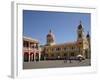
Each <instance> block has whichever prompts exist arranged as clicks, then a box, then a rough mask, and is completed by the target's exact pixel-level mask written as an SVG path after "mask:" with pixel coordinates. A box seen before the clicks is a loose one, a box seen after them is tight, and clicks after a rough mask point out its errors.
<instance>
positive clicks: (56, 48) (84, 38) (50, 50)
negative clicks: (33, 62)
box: [41, 21, 91, 59]
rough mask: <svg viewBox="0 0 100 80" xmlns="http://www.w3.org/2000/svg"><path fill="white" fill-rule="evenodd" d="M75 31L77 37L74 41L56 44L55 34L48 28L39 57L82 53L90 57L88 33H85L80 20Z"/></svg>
mask: <svg viewBox="0 0 100 80" xmlns="http://www.w3.org/2000/svg"><path fill="white" fill-rule="evenodd" d="M76 32H77V39H76V40H75V41H74V42H70V43H67V42H66V43H63V44H56V43H55V36H54V34H53V33H52V31H51V30H50V31H49V33H48V34H47V36H46V40H47V43H46V45H45V46H44V47H43V49H42V55H41V57H42V58H45V59H64V58H65V57H67V58H70V57H76V56H77V55H82V56H83V57H84V58H88V59H90V58H91V51H90V35H89V33H88V34H87V35H85V33H84V28H83V26H82V23H81V21H80V24H79V25H78V27H77V31H76ZM65 35H66V34H65Z"/></svg>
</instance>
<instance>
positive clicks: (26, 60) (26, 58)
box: [24, 52, 29, 62]
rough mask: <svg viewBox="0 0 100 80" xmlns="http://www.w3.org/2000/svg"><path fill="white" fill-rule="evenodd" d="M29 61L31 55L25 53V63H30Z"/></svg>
mask: <svg viewBox="0 0 100 80" xmlns="http://www.w3.org/2000/svg"><path fill="white" fill-rule="evenodd" d="M28 61H29V54H28V52H24V62H28Z"/></svg>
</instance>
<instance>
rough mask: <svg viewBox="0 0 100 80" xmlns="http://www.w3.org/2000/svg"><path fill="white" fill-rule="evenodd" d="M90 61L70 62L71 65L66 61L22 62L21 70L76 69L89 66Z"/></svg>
mask: <svg viewBox="0 0 100 80" xmlns="http://www.w3.org/2000/svg"><path fill="white" fill-rule="evenodd" d="M90 65H91V61H90V59H85V60H82V61H81V62H79V61H75V60H72V61H71V63H70V61H69V60H68V61H67V62H64V60H48V61H39V62H24V63H23V69H40V68H58V67H76V66H79V67H80V66H90Z"/></svg>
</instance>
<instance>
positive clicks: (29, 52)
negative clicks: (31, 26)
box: [23, 37, 41, 62]
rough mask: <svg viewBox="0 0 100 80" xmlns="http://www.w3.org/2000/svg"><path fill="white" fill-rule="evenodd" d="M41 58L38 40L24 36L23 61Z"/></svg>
mask: <svg viewBox="0 0 100 80" xmlns="http://www.w3.org/2000/svg"><path fill="white" fill-rule="evenodd" d="M40 58H41V50H40V48H39V42H38V40H35V39H32V38H29V37H24V38H23V61H24V62H32V61H39V60H40Z"/></svg>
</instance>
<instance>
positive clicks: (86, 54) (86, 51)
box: [85, 50, 88, 58]
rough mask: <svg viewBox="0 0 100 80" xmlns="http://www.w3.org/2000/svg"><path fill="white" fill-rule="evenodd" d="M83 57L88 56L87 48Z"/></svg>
mask: <svg viewBox="0 0 100 80" xmlns="http://www.w3.org/2000/svg"><path fill="white" fill-rule="evenodd" d="M85 58H88V50H85Z"/></svg>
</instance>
